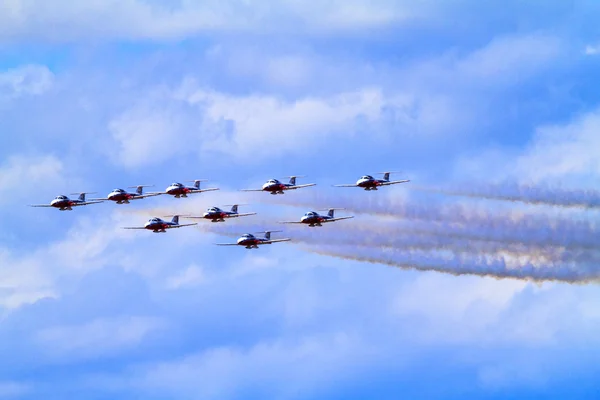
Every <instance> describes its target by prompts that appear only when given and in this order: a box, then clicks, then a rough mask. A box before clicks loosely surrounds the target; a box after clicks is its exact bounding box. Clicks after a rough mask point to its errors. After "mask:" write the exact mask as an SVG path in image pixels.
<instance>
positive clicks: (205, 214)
mask: <svg viewBox="0 0 600 400" xmlns="http://www.w3.org/2000/svg"><path fill="white" fill-rule="evenodd" d="M202 216H203V217H204V218H208V217H210V214H209V213H207V212H205V213H204V214H202Z"/></svg>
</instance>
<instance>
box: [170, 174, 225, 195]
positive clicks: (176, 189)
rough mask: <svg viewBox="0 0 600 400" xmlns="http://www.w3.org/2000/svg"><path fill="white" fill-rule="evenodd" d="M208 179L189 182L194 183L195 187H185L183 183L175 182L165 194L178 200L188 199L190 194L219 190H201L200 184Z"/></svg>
mask: <svg viewBox="0 0 600 400" xmlns="http://www.w3.org/2000/svg"><path fill="white" fill-rule="evenodd" d="M206 180H207V179H196V180H193V181H189V182H194V186H191V187H190V186H185V185H184V184H182V183H179V182H174V183H171V185H169V187H168V188H166V189H165V194H170V195H171V196H175V198H176V199H178V198H180V197H187V196H188V194H194V193H202V192H211V191H213V190H219V188H208V189H200V182H204V181H206Z"/></svg>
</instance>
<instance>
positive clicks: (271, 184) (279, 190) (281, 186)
mask: <svg viewBox="0 0 600 400" xmlns="http://www.w3.org/2000/svg"><path fill="white" fill-rule="evenodd" d="M288 178H290V182H289V183H283V182H280V181H278V180H277V179H269V180H268V181H267V182H266V183H265V184H264V185H263V186H262V188H261V189H242V190H241V191H242V192H270V193H271V194H284V193H283V192H284V190H292V189H300V188H303V187H309V186H315V185H316V183H306V184H304V185H296V178H302V176H288Z"/></svg>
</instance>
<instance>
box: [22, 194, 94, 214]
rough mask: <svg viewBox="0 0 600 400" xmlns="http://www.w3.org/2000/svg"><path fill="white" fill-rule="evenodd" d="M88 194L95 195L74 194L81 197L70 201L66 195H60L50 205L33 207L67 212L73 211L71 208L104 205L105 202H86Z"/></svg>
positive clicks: (33, 205) (34, 205)
mask: <svg viewBox="0 0 600 400" xmlns="http://www.w3.org/2000/svg"><path fill="white" fill-rule="evenodd" d="M86 194H93V193H90V192H88V193H72V195H79V198H77V199H70V198H68V197H67V196H65V195H62V194H61V195H60V196H56V197H55V198H54V200H52V201H51V202H50V204H32V205H31V207H54V208H58V209H59V210H60V211H65V210H72V208H71V207H78V206H87V205H88V204H96V203H102V202H103V200H90V201H86V200H85V195H86Z"/></svg>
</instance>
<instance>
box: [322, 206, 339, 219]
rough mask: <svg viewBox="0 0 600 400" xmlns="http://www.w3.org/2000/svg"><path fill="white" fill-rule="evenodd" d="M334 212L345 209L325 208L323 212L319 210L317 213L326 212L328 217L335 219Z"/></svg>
mask: <svg viewBox="0 0 600 400" xmlns="http://www.w3.org/2000/svg"><path fill="white" fill-rule="evenodd" d="M336 210H345V208H326V209H325V210H319V211H327V216H328V217H331V218H335V216H334V213H335V211H336Z"/></svg>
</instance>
